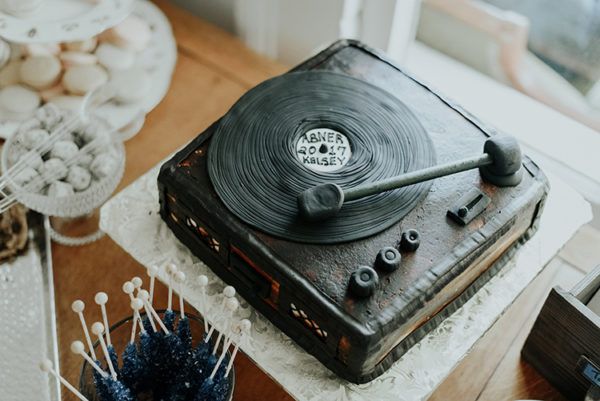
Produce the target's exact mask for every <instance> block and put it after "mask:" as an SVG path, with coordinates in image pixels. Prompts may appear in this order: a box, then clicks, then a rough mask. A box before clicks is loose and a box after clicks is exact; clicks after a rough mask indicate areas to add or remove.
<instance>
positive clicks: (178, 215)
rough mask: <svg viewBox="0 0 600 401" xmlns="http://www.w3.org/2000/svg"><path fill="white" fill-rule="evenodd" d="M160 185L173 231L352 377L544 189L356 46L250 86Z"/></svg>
mask: <svg viewBox="0 0 600 401" xmlns="http://www.w3.org/2000/svg"><path fill="white" fill-rule="evenodd" d="M158 184H159V192H160V194H159V197H160V207H161V216H162V218H163V219H164V220H165V221H166V222H167V224H168V226H169V227H170V228H171V230H172V231H173V232H174V233H175V235H176V236H177V237H178V238H179V239H180V240H181V241H182V242H183V243H184V244H186V245H187V246H188V247H189V248H190V249H191V250H192V252H194V253H195V254H196V255H197V256H199V257H200V258H201V259H202V260H203V261H204V262H206V264H207V265H208V266H209V267H210V268H211V269H212V270H213V271H214V272H215V273H216V274H217V275H219V276H220V277H221V278H222V279H223V280H224V281H226V282H228V283H230V284H232V285H234V286H235V287H236V288H238V289H239V292H240V293H241V294H242V296H243V297H244V298H245V299H246V300H247V301H248V302H249V303H251V304H252V305H253V306H254V307H255V308H256V309H258V310H259V311H260V312H261V313H263V314H264V315H265V316H266V317H267V318H268V319H269V320H270V321H271V322H273V323H274V324H275V325H276V326H277V327H279V328H280V329H281V330H282V331H283V332H285V333H286V334H287V335H289V336H290V337H291V338H292V339H294V340H295V341H296V342H297V343H298V344H300V345H301V346H302V347H303V348H304V349H305V350H306V351H307V352H309V353H311V354H312V355H314V356H315V357H316V358H317V359H318V360H319V361H321V362H322V363H323V364H324V365H325V366H327V367H328V368H329V369H331V370H332V371H333V372H335V373H337V374H338V375H339V376H341V377H342V378H345V379H347V380H349V381H352V382H355V383H364V382H367V381H370V380H372V379H373V378H375V377H377V376H379V375H380V374H382V373H383V372H384V371H385V370H386V369H387V368H389V367H390V366H391V364H392V363H393V362H394V361H396V360H397V359H398V358H400V357H401V356H402V354H404V353H405V352H406V351H407V350H408V349H409V348H410V347H411V346H413V345H414V344H415V343H416V342H417V341H419V340H420V339H421V338H422V337H423V336H424V335H425V334H426V333H427V332H429V331H431V330H432V329H433V328H435V327H436V326H437V325H438V324H439V323H440V322H441V321H442V320H443V319H444V318H445V317H447V316H448V315H449V314H451V313H452V312H454V311H455V310H456V309H457V308H458V307H460V306H461V305H462V304H463V303H464V302H465V301H466V300H467V299H468V298H469V297H470V296H471V295H472V294H473V293H474V292H475V291H477V289H479V288H480V287H481V286H482V285H483V284H484V283H485V282H486V281H487V280H488V279H489V278H490V277H492V276H493V275H494V274H495V273H496V272H497V271H498V270H499V269H500V268H501V267H502V265H503V264H504V263H505V262H506V261H507V259H508V258H509V257H510V256H511V255H512V254H513V253H514V251H515V250H516V248H517V247H518V246H519V244H521V243H523V242H524V241H526V240H527V239H528V238H529V237H530V236H531V235H532V233H533V232H534V231H535V229H536V226H537V222H538V220H539V216H540V213H541V210H542V208H543V203H544V200H545V198H546V195H547V192H548V184H547V180H546V178H545V177H544V175H543V173H542V172H541V171H540V170H539V169H538V167H537V166H536V164H534V163H533V162H532V161H531V160H530V159H529V158H527V157H526V156H521V153H520V150H519V147H518V144H517V142H516V140H515V139H514V138H512V137H510V136H508V135H504V134H500V133H496V132H494V131H493V130H491V129H490V128H489V127H486V126H485V125H483V124H482V123H481V122H479V121H478V120H477V119H475V118H474V117H473V116H471V115H469V114H467V113H466V112H465V111H464V110H462V109H461V108H460V107H458V106H457V105H455V104H453V103H451V102H450V101H448V100H446V99H445V98H443V97H442V96H441V95H439V94H437V93H436V92H434V91H433V90H432V89H430V88H429V87H427V86H426V85H424V84H423V83H421V82H420V81H419V80H417V79H416V78H414V77H412V76H411V75H409V74H407V73H405V72H404V71H402V70H401V69H400V68H399V67H398V66H396V65H395V64H394V63H393V62H391V61H389V60H387V59H386V58H385V56H383V55H382V54H380V53H378V52H377V51H374V50H373V49H370V48H368V47H366V46H364V45H362V44H361V43H358V42H354V41H339V42H336V43H335V44H333V45H332V46H331V47H329V48H328V49H327V50H325V51H323V52H321V53H320V54H318V55H317V56H315V57H313V58H311V59H310V60H308V61H306V62H304V63H303V64H301V65H300V66H298V67H296V68H294V69H293V70H292V71H290V72H288V73H286V74H283V75H281V76H278V77H275V78H272V79H270V80H267V81H265V82H263V83H261V84H260V85H258V86H256V87H255V88H253V89H251V90H250V91H248V92H247V93H246V94H245V95H244V96H242V97H241V98H240V99H239V100H238V101H237V102H236V103H235V104H234V105H233V107H232V108H231V109H230V110H229V111H228V112H227V114H226V115H225V116H223V117H222V118H221V119H220V120H218V121H217V122H215V123H214V124H212V125H211V126H210V127H209V128H208V129H206V130H205V131H204V132H203V133H201V134H200V135H199V136H198V137H197V138H196V139H194V140H193V141H192V142H191V143H190V144H188V145H187V146H186V147H185V148H183V149H182V150H181V151H179V152H178V153H177V154H176V155H175V156H174V157H173V158H172V159H171V160H169V161H168V162H166V163H165V164H164V165H163V166H162V168H161V172H160V174H159V178H158Z"/></svg>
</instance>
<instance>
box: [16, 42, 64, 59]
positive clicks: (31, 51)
mask: <svg viewBox="0 0 600 401" xmlns="http://www.w3.org/2000/svg"><path fill="white" fill-rule="evenodd" d="M23 53H24V54H25V56H28V57H31V56H58V54H59V53H60V45H59V44H58V43H30V44H26V45H23Z"/></svg>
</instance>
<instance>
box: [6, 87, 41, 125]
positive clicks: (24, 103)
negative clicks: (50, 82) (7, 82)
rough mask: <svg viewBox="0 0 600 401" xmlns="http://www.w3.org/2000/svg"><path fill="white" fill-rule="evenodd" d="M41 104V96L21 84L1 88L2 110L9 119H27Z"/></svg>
mask: <svg viewBox="0 0 600 401" xmlns="http://www.w3.org/2000/svg"><path fill="white" fill-rule="evenodd" d="M39 105H40V96H39V95H38V94H37V93H36V92H34V91H32V90H31V89H27V88H24V87H22V86H19V85H12V86H7V87H6V88H2V89H0V110H1V111H2V114H3V115H4V116H5V117H6V118H8V119H11V120H17V121H24V120H27V119H28V118H30V117H31V116H32V115H33V113H34V112H35V110H36V109H37V108H38V106H39Z"/></svg>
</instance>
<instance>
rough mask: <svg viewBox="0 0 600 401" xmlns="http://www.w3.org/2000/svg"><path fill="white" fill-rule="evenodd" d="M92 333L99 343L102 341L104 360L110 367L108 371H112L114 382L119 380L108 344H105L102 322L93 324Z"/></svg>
mask: <svg viewBox="0 0 600 401" xmlns="http://www.w3.org/2000/svg"><path fill="white" fill-rule="evenodd" d="M92 333H94V334H95V335H96V336H98V341H100V346H101V347H102V352H104V358H105V359H106V364H107V365H108V370H109V371H110V375H111V376H112V378H113V380H117V372H116V371H115V368H114V366H113V364H112V361H111V359H110V354H109V353H108V349H107V348H106V343H105V342H104V336H102V334H103V333H104V325H103V324H102V323H100V322H95V323H94V324H92Z"/></svg>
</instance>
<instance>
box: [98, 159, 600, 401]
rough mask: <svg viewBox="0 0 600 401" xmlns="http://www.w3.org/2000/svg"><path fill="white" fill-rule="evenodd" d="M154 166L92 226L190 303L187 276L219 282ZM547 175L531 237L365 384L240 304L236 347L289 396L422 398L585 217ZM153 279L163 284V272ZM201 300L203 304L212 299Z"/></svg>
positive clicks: (193, 288)
mask: <svg viewBox="0 0 600 401" xmlns="http://www.w3.org/2000/svg"><path fill="white" fill-rule="evenodd" d="M158 171H159V166H156V167H154V168H153V169H152V170H150V171H149V172H148V173H146V174H145V175H144V176H142V177H141V178H140V179H138V180H137V181H136V182H134V183H133V184H131V185H130V186H129V187H127V188H126V189H124V190H123V191H122V192H120V193H119V194H118V195H116V196H115V197H114V198H113V199H111V200H110V201H109V202H107V203H106V204H105V205H104V206H103V207H102V210H101V219H100V227H101V229H102V230H104V231H105V232H106V233H107V234H108V235H110V236H111V237H112V238H113V239H114V240H115V241H116V242H117V243H118V244H119V245H120V246H121V247H123V248H124V249H125V250H126V251H127V252H129V253H130V254H131V255H132V256H133V257H134V258H135V259H137V260H138V261H139V262H140V263H142V264H143V265H145V266H150V265H152V264H157V265H162V264H164V263H167V262H173V263H176V264H177V265H178V266H179V267H180V268H181V269H182V270H183V271H184V272H185V274H186V277H188V278H190V280H189V281H188V284H186V286H185V288H184V297H185V298H186V299H187V300H188V302H190V303H191V304H192V305H194V306H196V307H198V306H199V304H200V301H201V300H200V295H199V294H200V291H199V287H198V286H197V284H196V280H195V279H194V278H195V277H197V276H198V275H200V274H206V275H207V276H208V277H209V280H210V285H209V288H208V291H207V293H208V294H209V295H216V294H217V293H219V292H220V291H221V290H222V289H223V287H224V286H225V284H224V283H223V282H222V281H221V280H220V279H219V278H217V277H216V276H215V275H214V274H213V273H212V272H211V271H210V269H208V267H206V265H204V263H202V262H201V261H200V260H199V259H198V258H196V257H195V256H193V255H192V253H191V252H190V251H189V250H188V249H187V248H186V247H185V246H184V245H183V244H181V243H180V242H179V241H178V240H177V239H176V238H175V236H174V235H173V233H172V232H171V231H170V230H169V228H168V227H167V225H166V224H165V223H164V222H163V221H162V220H161V218H160V215H159V213H158V210H159V205H158V191H157V185H156V178H157V175H158ZM550 179H551V180H550V182H551V186H552V190H551V192H550V196H549V198H548V201H547V203H546V208H545V210H544V213H543V215H542V220H541V222H540V228H539V232H538V233H537V234H536V235H535V236H534V237H533V239H532V240H531V241H529V242H528V243H527V244H526V245H525V246H523V247H522V249H521V250H520V252H519V253H518V254H517V256H516V257H515V258H514V259H513V260H512V261H511V262H510V263H508V265H507V266H505V267H504V268H503V269H502V270H501V271H500V273H499V274H498V275H496V276H495V277H494V278H492V279H491V280H490V281H489V282H488V283H487V284H486V285H485V286H484V287H483V288H482V289H481V290H480V291H479V292H477V294H475V295H474V296H473V297H472V298H471V299H470V300H469V301H468V302H467V303H466V304H465V305H464V306H463V307H461V308H460V309H459V310H458V311H457V312H456V313H454V314H453V315H452V316H450V317H449V318H448V319H446V320H445V321H444V322H443V323H442V324H441V325H440V326H438V327H437V329H435V330H434V331H433V332H431V333H430V334H429V335H427V336H426V337H425V338H423V340H421V341H420V342H419V343H418V344H417V345H415V346H414V347H412V348H411V349H410V350H409V351H408V352H407V353H406V354H405V355H404V356H403V357H402V359H400V360H399V361H397V362H396V363H395V364H394V365H393V366H392V367H391V368H390V370H388V371H387V372H386V373H385V374H383V375H382V376H380V377H379V378H377V379H375V380H373V381H372V382H370V383H367V384H362V385H355V384H351V383H348V382H347V381H345V380H342V379H340V378H338V377H337V376H336V375H334V374H333V373H331V372H330V371H329V370H327V369H326V368H325V367H324V366H323V365H321V364H320V363H319V362H318V361H317V360H316V359H315V358H314V357H312V356H311V355H309V354H308V353H306V352H305V351H304V350H303V349H301V348H300V347H299V346H298V345H296V343H295V342H294V341H292V340H291V339H290V338H289V337H287V336H286V335H284V334H283V333H282V332H281V331H280V330H279V329H277V328H276V327H275V326H273V325H272V324H271V323H270V322H269V321H268V320H267V319H266V318H264V317H263V316H262V315H261V314H260V313H258V312H257V311H256V310H254V308H252V307H251V306H249V305H248V304H247V303H245V302H241V306H240V309H239V310H238V311H237V312H236V315H237V317H238V318H248V319H250V321H251V322H252V324H253V325H252V342H251V343H250V344H249V345H248V346H246V347H243V348H242V350H243V351H244V352H245V353H246V354H247V355H248V356H249V357H250V358H251V359H252V360H254V361H255V362H256V364H257V365H258V366H259V367H260V368H261V369H262V370H264V371H265V372H266V373H267V374H268V375H269V376H271V377H272V378H273V379H274V380H275V381H277V382H278V383H279V384H281V386H283V388H284V389H285V390H286V391H287V392H288V393H290V394H291V395H292V396H293V397H294V398H295V399H297V400H301V401H309V400H330V401H334V400H343V401H371V400H379V401H386V400H390V401H392V400H394V401H398V400H418V399H424V398H426V397H427V396H428V395H429V394H430V393H431V392H432V391H433V390H435V388H436V387H437V386H438V385H439V384H440V383H441V382H442V381H443V380H444V378H445V377H446V376H447V375H448V374H449V373H450V372H451V371H452V369H453V368H454V367H455V366H456V364H458V362H460V360H461V359H462V358H463V357H464V356H465V355H466V353H467V352H468V351H469V350H470V349H471V348H472V347H473V345H474V343H475V342H476V341H477V340H478V339H479V338H480V337H481V336H482V335H483V334H484V333H485V332H486V331H487V330H488V329H489V328H490V327H491V325H492V324H493V323H494V322H495V321H496V320H497V319H498V318H499V317H500V315H501V314H502V312H503V311H504V310H505V309H506V308H507V307H508V306H509V305H510V304H511V302H512V301H513V300H514V299H515V298H516V297H517V295H518V294H519V293H520V292H521V291H522V290H523V289H524V288H525V287H526V286H527V284H529V282H530V281H531V280H532V279H533V278H534V277H535V276H536V275H537V274H538V273H539V271H540V270H541V269H542V267H543V266H544V265H545V264H546V263H547V262H548V261H549V260H550V259H551V258H552V257H553V256H554V254H555V253H556V252H557V251H558V250H559V249H560V248H561V247H562V246H563V245H564V244H565V243H566V242H567V240H568V239H569V238H571V236H572V235H573V234H574V233H575V231H577V229H578V228H579V227H580V226H581V225H582V224H584V223H585V222H587V221H589V220H590V219H591V211H590V207H589V205H588V204H587V203H586V202H585V201H584V200H583V199H582V198H581V197H580V196H579V195H578V194H577V193H576V192H575V191H573V190H572V189H571V188H570V187H569V186H567V185H566V184H565V183H563V182H562V181H560V180H559V179H557V178H554V177H550ZM566 211H568V213H569V216H568V219H567V218H565V212H566ZM159 279H161V280H162V281H163V282H166V279H167V278H166V275H165V272H164V271H161V272H160V274H159ZM208 298H209V303H210V302H213V303H214V302H215V300H218V299H219V297H214V296H211V297H208ZM158 306H159V307H160V305H158ZM216 310H217V311H218V308H216V305H209V311H213V312H214V311H216ZM208 318H209V320H214V318H215V316H214V315H211V313H210V312H209V313H208ZM238 386H243V383H238Z"/></svg>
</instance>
